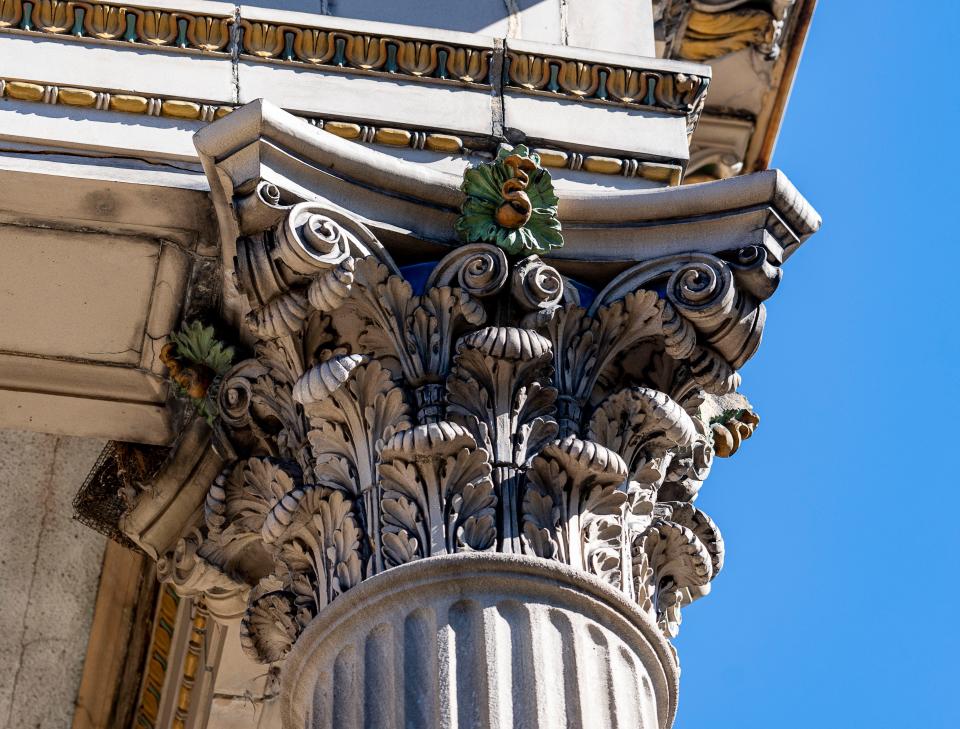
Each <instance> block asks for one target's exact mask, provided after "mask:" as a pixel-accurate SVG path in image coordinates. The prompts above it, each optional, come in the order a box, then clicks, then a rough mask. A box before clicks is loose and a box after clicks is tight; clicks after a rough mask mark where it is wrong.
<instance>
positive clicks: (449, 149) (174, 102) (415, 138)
mask: <svg viewBox="0 0 960 729" xmlns="http://www.w3.org/2000/svg"><path fill="white" fill-rule="evenodd" d="M0 2H2V0H0ZM5 98H6V99H13V100H15V101H28V102H36V103H42V104H61V105H65V106H76V107H83V108H88V109H98V110H102V111H117V112H123V113H126V114H142V115H145V116H164V117H169V118H172V119H186V120H189V121H200V122H210V121H213V120H214V119H220V118H221V117H224V116H226V115H227V114H229V113H230V112H231V111H233V109H234V107H232V106H220V105H216V104H208V103H206V102H203V101H197V100H193V99H172V98H161V97H157V96H143V95H140V94H135V93H132V92H131V93H125V92H112V91H100V90H96V89H87V88H79V87H76V86H58V85H55V84H48V83H44V82H42V81H22V80H15V79H3V78H0V99H5ZM306 120H307V121H308V122H310V123H311V124H313V125H314V126H317V127H320V128H321V129H323V130H325V131H328V132H330V133H331V134H335V135H336V136H338V137H342V138H344V139H350V140H353V141H356V142H361V143H364V144H382V145H386V146H388V147H409V148H411V149H426V150H429V151H431V152H440V153H446V154H454V155H465V154H468V153H469V150H467V149H465V148H464V145H463V140H462V139H461V138H460V137H458V136H455V135H453V134H445V133H443V132H428V131H420V130H411V129H401V128H396V127H375V126H370V125H368V124H361V123H357V122H350V121H339V120H325V119H320V118H316V117H306ZM536 152H537V153H538V154H539V155H540V158H541V161H542V163H543V166H544V167H553V168H557V169H570V170H580V169H582V170H585V171H587V172H592V173H594V174H601V175H623V176H624V177H642V178H644V179H647V180H652V181H654V182H666V183H668V184H671V185H678V184H680V176H681V173H682V168H681V167H680V165H676V164H664V163H659V162H646V161H642V160H637V159H630V158H625V159H624V158H619V157H607V156H603V155H585V154H581V153H580V152H571V151H563V150H558V149H549V148H548V149H544V148H538V149H537V150H536Z"/></svg>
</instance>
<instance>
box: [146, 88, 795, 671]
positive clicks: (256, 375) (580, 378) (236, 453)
mask: <svg viewBox="0 0 960 729" xmlns="http://www.w3.org/2000/svg"><path fill="white" fill-rule="evenodd" d="M681 81H682V79H680V80H679V81H678V83H680V82H681ZM663 93H674V94H681V95H682V94H683V93H686V92H685V91H684V90H683V89H682V88H675V89H673V90H670V89H667V90H664V91H663ZM510 179H514V178H510ZM261 188H262V189H261ZM268 193H270V195H269V196H268V197H269V199H266V200H265V201H264V199H261V198H264V196H265V195H267V194H268ZM256 195H257V196H259V197H257V200H255V201H254V202H253V203H247V208H248V212H247V213H246V214H247V215H248V220H247V222H248V224H249V228H247V229H244V230H245V235H244V237H242V238H241V239H240V241H239V242H238V245H237V265H236V268H237V282H238V286H239V288H240V290H241V292H242V293H243V294H244V295H245V296H246V298H247V303H248V305H249V311H250V314H249V316H248V317H247V318H246V325H247V327H248V332H247V334H246V339H244V341H246V342H248V343H250V342H251V339H252V346H251V347H250V350H248V353H249V352H250V351H251V350H252V353H251V354H250V356H248V357H247V358H246V359H240V361H238V362H236V364H234V365H233V366H232V367H231V368H230V369H229V371H227V372H225V373H223V375H222V378H221V380H220V382H219V386H218V387H219V389H218V390H217V391H216V398H217V400H216V405H217V407H216V410H217V417H216V423H215V430H216V433H217V437H218V438H219V439H220V441H219V442H222V443H225V444H227V445H228V446H229V447H225V448H224V451H225V452H227V451H229V452H230V453H232V454H233V455H230V456H229V458H226V460H227V461H228V463H229V466H228V468H227V469H226V470H224V471H223V472H222V473H221V474H220V475H219V476H218V477H217V478H216V479H215V480H214V482H213V483H212V484H210V486H209V489H208V492H207V494H206V501H205V504H204V515H203V521H202V524H201V525H200V526H199V528H197V529H196V531H194V532H191V533H190V534H189V536H188V538H185V539H184V541H183V546H182V548H180V549H179V552H178V553H177V554H171V555H170V558H171V559H172V561H168V562H166V563H165V567H164V569H165V573H164V574H165V575H166V576H167V579H169V580H170V581H171V582H173V583H174V584H177V585H178V589H181V590H183V591H184V592H185V593H186V592H188V591H191V590H192V591H203V592H205V593H206V594H207V595H208V596H210V595H213V594H215V593H216V592H217V591H218V590H219V591H221V592H225V591H228V590H233V592H234V593H235V594H237V595H246V596H247V610H246V613H245V617H244V621H243V637H242V640H243V642H244V647H245V648H246V649H247V650H248V651H250V652H251V654H253V655H255V656H257V657H258V659H259V660H263V661H274V660H279V659H281V658H282V657H283V656H284V655H286V653H287V652H288V651H289V650H290V648H291V647H292V645H293V643H294V642H295V641H296V639H297V636H298V635H299V633H300V631H302V630H303V628H304V627H305V626H306V625H307V624H308V623H309V622H310V621H311V620H312V619H313V618H314V616H316V615H317V614H318V612H319V611H321V610H323V608H324V607H325V606H326V605H327V604H329V603H330V602H331V601H333V600H336V599H337V598H338V597H339V596H340V595H342V594H343V593H344V592H346V591H348V590H350V589H352V588H353V587H355V586H356V585H358V584H359V583H360V582H362V581H363V580H365V579H368V578H370V577H372V576H374V575H376V574H378V573H379V572H381V571H383V570H385V569H389V568H391V567H394V566H396V565H400V564H403V563H406V562H410V561H413V560H417V559H429V558H431V557H434V556H437V555H443V554H452V553H456V552H462V551H485V550H496V551H501V552H512V553H522V554H527V555H530V556H535V557H539V558H542V559H550V560H559V561H561V562H564V563H566V564H568V565H571V566H573V567H575V568H576V569H580V570H583V571H585V572H587V573H590V574H592V575H595V576H597V577H598V578H599V579H601V580H603V581H605V582H607V583H608V584H611V585H613V586H615V587H617V588H618V589H621V590H623V591H624V592H625V593H626V594H627V595H629V596H630V597H632V598H634V599H636V601H637V602H638V604H639V605H640V606H641V607H642V608H643V609H645V610H648V611H649V612H650V614H651V617H653V618H655V619H656V620H658V621H659V622H660V624H661V626H662V628H663V630H664V631H665V632H666V633H667V634H669V635H674V634H675V633H676V629H677V626H678V625H679V610H680V608H681V607H682V606H683V605H685V604H686V603H688V602H690V601H692V600H693V599H696V598H697V597H699V596H700V595H702V594H704V593H705V592H706V590H707V589H708V588H709V581H710V580H711V579H712V578H713V576H714V575H716V573H717V572H718V571H719V569H720V567H721V566H722V560H723V547H722V539H721V538H720V536H719V532H718V531H717V530H716V527H715V525H713V523H712V522H711V521H710V520H709V517H706V515H705V514H703V513H702V512H701V511H699V510H698V509H696V508H695V507H694V506H693V505H692V503H691V502H692V501H693V500H694V499H695V498H696V496H697V494H698V491H699V489H700V487H701V484H702V483H703V481H704V479H705V478H706V476H707V475H708V473H709V471H710V466H711V463H712V458H713V456H714V453H715V452H716V454H717V455H721V456H724V455H731V454H732V453H733V452H734V451H735V450H736V449H737V447H738V446H739V444H740V443H741V442H742V440H744V439H745V438H746V437H748V436H749V434H750V433H752V428H753V427H755V425H756V421H757V418H756V416H755V415H754V414H753V412H752V410H751V409H750V408H749V403H746V401H745V399H743V398H742V396H740V395H738V394H736V393H735V390H736V387H737V386H738V384H739V375H738V374H737V372H736V368H737V367H738V366H739V365H740V364H742V362H744V361H745V360H746V358H747V357H749V356H750V355H751V354H752V353H753V350H754V349H755V345H756V341H757V340H758V339H759V333H760V330H761V329H762V326H763V320H764V313H763V309H762V303H761V302H762V301H763V300H764V299H765V298H766V297H767V296H768V295H769V294H770V293H772V289H773V288H775V285H776V282H777V281H779V273H780V272H779V268H778V267H777V266H776V265H774V263H773V262H772V261H771V260H770V259H769V258H768V257H767V254H766V251H765V250H760V249H756V250H754V249H752V248H751V247H749V246H748V247H745V248H742V249H740V250H738V251H734V252H727V253H723V254H720V255H717V256H713V255H708V254H696V253H691V254H683V255H676V256H670V257H667V258H663V259H655V260H652V261H646V262H643V263H640V264H637V265H636V266H634V267H632V268H630V269H628V270H626V271H624V272H623V273H621V274H619V275H617V276H616V277H614V279H613V280H611V281H610V282H609V283H608V284H607V285H606V286H605V287H604V288H603V289H602V290H601V291H600V292H599V293H598V294H597V296H596V297H595V299H594V301H593V303H592V304H590V305H589V306H580V305H579V303H578V302H579V294H578V293H577V288H576V287H578V286H581V285H580V284H576V286H575V285H574V283H573V282H571V281H570V280H569V279H567V278H566V277H565V276H563V275H561V274H560V273H559V271H558V270H557V269H555V268H554V267H553V266H552V265H550V261H549V259H548V260H546V261H545V260H543V259H541V258H540V257H539V256H537V255H527V256H526V257H525V258H520V257H519V256H518V255H513V254H511V255H509V256H508V255H507V253H505V251H504V250H503V249H501V248H500V247H498V246H497V245H491V244H490V243H486V242H479V243H469V244H466V245H463V246H462V247H459V248H455V249H453V250H452V251H451V252H450V253H448V254H447V255H446V256H444V257H443V258H442V259H441V260H440V261H438V262H436V266H435V267H434V268H433V270H432V272H429V273H427V274H426V277H425V279H424V276H423V275H422V273H423V268H422V267H421V268H420V273H418V275H417V276H413V275H410V272H409V271H408V270H407V269H401V268H398V267H397V265H396V264H395V263H394V261H393V260H392V259H391V258H390V256H389V254H387V252H386V251H385V249H384V248H383V246H382V245H381V244H380V242H379V241H378V240H377V239H376V237H375V236H374V235H373V234H372V233H371V232H370V230H368V229H367V228H366V227H364V226H363V225H362V224H361V223H359V222H358V221H355V220H352V219H351V218H350V216H349V215H348V214H347V213H344V212H343V211H342V210H340V209H339V208H333V207H331V206H325V205H323V204H320V203H300V204H297V205H293V206H284V205H282V204H281V203H280V197H281V196H280V195H279V193H278V194H277V195H275V196H274V195H272V192H271V191H270V190H268V189H267V188H266V187H263V186H258V187H257V188H256ZM257 221H269V225H270V226H273V227H270V228H268V229H266V230H263V229H260V230H257V225H258V223H257ZM265 224H266V223H260V225H265ZM524 253H529V251H524ZM557 265H558V266H559V263H558V264H557Z"/></svg>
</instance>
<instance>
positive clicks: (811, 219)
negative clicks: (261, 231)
mask: <svg viewBox="0 0 960 729" xmlns="http://www.w3.org/2000/svg"><path fill="white" fill-rule="evenodd" d="M196 142H197V149H198V151H199V152H200V156H201V159H202V160H204V164H205V167H207V168H211V167H213V166H216V167H217V168H219V169H220V170H221V173H220V179H222V180H224V181H225V182H226V183H227V184H228V185H230V186H232V190H229V191H225V192H226V194H227V196H228V197H230V196H232V195H234V194H249V190H248V189H247V188H248V187H249V183H250V181H251V180H253V179H255V177H256V176H259V175H261V174H265V175H267V177H268V178H269V179H270V180H271V181H272V182H275V183H277V184H279V185H281V186H283V187H286V188H288V189H289V191H290V194H291V195H292V196H293V197H296V196H297V195H305V194H306V193H305V192H298V190H305V189H307V188H309V189H310V190H311V191H312V192H313V193H315V194H317V195H320V196H323V197H326V199H328V200H330V201H331V202H333V203H335V204H337V205H343V206H345V207H346V206H348V205H349V206H350V207H351V209H352V211H353V212H354V214H356V215H359V216H360V217H361V219H362V220H363V221H364V223H365V224H367V225H368V226H371V227H372V228H373V229H374V231H375V232H377V233H378V234H379V235H383V236H384V238H385V240H391V239H393V238H395V237H396V235H397V232H398V231H401V230H403V231H406V233H405V235H411V236H413V237H414V238H416V239H418V240H419V241H422V242H423V243H426V242H430V243H432V244H434V245H437V244H438V245H440V246H444V247H445V246H446V245H449V244H448V243H445V241H449V237H450V236H449V230H451V228H452V225H453V221H454V219H455V217H456V215H457V214H458V211H459V206H460V203H461V201H462V193H461V192H460V180H459V178H458V177H457V176H455V175H452V174H450V173H447V172H442V171H439V170H435V169H429V168H425V167H424V166H422V165H417V164H414V163H411V162H406V161H404V160H398V159H395V158H393V157H389V156H387V155H385V154H383V153H382V152H378V151H376V150H373V149H368V148H365V147H362V146H359V145H352V144H347V143H346V142H344V141H343V140H340V139H338V138H336V137H333V136H331V135H323V134H319V132H318V131H317V130H315V129H312V128H311V127H310V126H308V125H306V124H302V123H301V122H299V120H297V119H296V118H295V117H293V116H291V115H290V114H287V113H285V112H283V111H282V110H280V109H278V108H277V107H275V106H274V105H272V104H270V103H269V102H263V101H261V102H254V103H251V104H248V105H247V106H245V107H244V108H243V109H239V110H237V111H236V112H234V113H233V114H231V115H230V116H229V117H227V118H226V119H225V120H223V121H222V122H219V123H218V126H217V127H216V130H215V131H214V127H209V128H207V129H204V130H201V131H200V132H199V133H198V135H197V137H196ZM281 150H282V151H281ZM334 169H335V170H336V175H335V177H333V176H331V174H330V173H331V172H332V171H333V170H334ZM208 175H209V172H208ZM284 180H286V182H284ZM374 187H376V189H373V188H374ZM241 191H242V192H241ZM215 199H216V196H215ZM304 199H306V197H304ZM559 212H560V218H561V220H562V221H563V223H564V226H565V229H566V230H567V233H566V234H565V235H566V237H567V243H566V245H565V246H564V247H563V248H562V249H560V250H559V251H557V252H556V254H555V255H556V258H557V265H563V266H564V267H565V268H566V269H567V270H576V271H577V274H576V275H579V276H587V277H590V276H592V275H594V274H595V273H596V272H597V271H599V270H600V269H601V268H603V267H605V266H606V267H612V268H614V269H622V268H623V267H624V266H626V265H627V264H628V263H629V262H631V261H635V260H636V256H637V251H638V248H637V246H639V247H642V248H643V249H644V250H649V251H651V252H657V253H658V254H661V255H668V254H676V253H682V252H684V251H689V250H709V251H720V250H725V249H728V248H731V247H732V248H736V247H739V246H741V245H744V244H747V243H748V242H749V243H750V244H757V245H763V246H766V247H768V249H769V251H770V255H771V256H772V257H773V258H774V259H776V260H778V261H782V260H785V259H786V258H787V257H789V255H790V254H791V253H792V252H793V251H794V250H795V249H796V248H797V247H798V246H799V245H800V244H801V243H802V242H803V241H804V240H806V239H807V238H808V237H809V236H810V235H812V234H813V233H814V232H815V231H816V230H817V229H818V227H819V224H820V218H819V216H818V215H817V213H816V211H815V210H813V209H812V208H811V207H810V205H809V204H808V203H806V201H805V200H804V199H803V197H802V196H800V195H799V193H798V192H797V191H796V188H794V186H793V185H792V184H791V183H790V182H789V180H788V179H787V178H786V176H785V175H783V174H782V173H780V172H776V171H772V172H765V173H760V174H756V175H752V176H750V177H748V178H735V179H730V180H724V181H721V182H718V183H707V184H704V185H694V186H688V187H684V188H671V189H667V190H632V191H616V192H611V191H602V192H591V191H586V190H572V191H566V192H565V193H564V194H563V195H561V200H560V205H559ZM221 214H224V215H229V216H230V220H232V216H233V214H234V213H233V212H232V211H230V212H228V211H226V210H222V211H221ZM230 220H225V219H222V220H221V229H222V230H227V229H230V228H231V227H232V226H235V225H237V223H234V222H230ZM241 224H242V223H241ZM224 226H226V228H225V227H224ZM227 237H228V238H229V235H228V236H227ZM224 245H225V246H229V241H228V240H225V241H224ZM225 250H227V249H225ZM225 260H227V261H229V258H226V259H225ZM567 270H565V271H564V272H567Z"/></svg>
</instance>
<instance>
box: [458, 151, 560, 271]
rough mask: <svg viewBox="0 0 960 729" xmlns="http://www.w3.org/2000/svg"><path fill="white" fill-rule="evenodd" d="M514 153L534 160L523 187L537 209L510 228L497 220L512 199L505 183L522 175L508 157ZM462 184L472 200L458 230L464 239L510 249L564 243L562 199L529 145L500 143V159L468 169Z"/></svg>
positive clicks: (526, 250) (539, 250)
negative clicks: (561, 211) (558, 213)
mask: <svg viewBox="0 0 960 729" xmlns="http://www.w3.org/2000/svg"><path fill="white" fill-rule="evenodd" d="M509 157H519V158H520V159H523V160H529V162H530V163H532V164H529V165H528V167H530V168H532V169H529V171H528V173H527V176H528V181H527V184H526V186H525V187H524V188H523V192H524V193H525V194H526V196H527V197H528V198H529V202H530V205H531V206H532V210H531V211H530V213H529V215H530V217H529V219H528V220H527V221H526V222H525V223H523V224H522V225H520V226H519V227H505V226H503V225H501V224H500V223H498V221H497V211H498V210H499V209H500V208H501V206H503V205H505V204H506V202H507V196H506V194H505V192H504V183H506V182H507V181H508V180H511V179H513V178H516V177H518V174H517V169H516V167H514V166H512V165H511V164H508V163H507V162H506V161H505V160H507V158H509ZM515 187H516V185H515ZM460 189H461V190H462V191H463V192H464V194H466V196H467V199H466V200H465V201H464V203H463V206H462V208H461V215H460V217H459V218H458V219H457V222H456V226H455V229H456V231H457V233H458V235H459V236H460V238H461V240H463V241H464V242H467V243H494V244H496V245H498V246H500V247H501V248H503V249H504V250H505V251H506V252H507V253H511V254H530V253H547V252H548V251H549V250H550V249H552V248H559V247H560V246H562V245H563V235H562V233H561V232H560V220H559V218H558V217H557V203H558V202H559V199H558V198H557V196H556V194H555V193H554V191H553V181H552V180H551V179H550V173H549V172H547V171H546V170H545V169H543V168H542V167H541V166H540V155H538V154H536V153H535V152H531V151H530V150H529V149H528V148H527V147H526V146H524V145H522V144H520V145H517V146H516V147H514V148H513V149H508V148H506V147H501V149H500V152H499V154H498V155H497V160H496V161H495V162H488V163H485V164H481V165H478V166H477V167H472V168H470V169H468V170H467V171H466V173H464V176H463V184H462V185H461V186H460Z"/></svg>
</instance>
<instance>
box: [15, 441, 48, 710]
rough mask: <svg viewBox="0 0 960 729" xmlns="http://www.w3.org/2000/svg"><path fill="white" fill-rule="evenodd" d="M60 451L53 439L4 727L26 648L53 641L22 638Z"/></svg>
mask: <svg viewBox="0 0 960 729" xmlns="http://www.w3.org/2000/svg"><path fill="white" fill-rule="evenodd" d="M59 449H60V438H59V437H57V438H54V441H53V450H52V452H51V454H50V469H49V473H48V474H47V480H46V493H45V494H44V497H43V511H42V514H41V517H40V530H39V533H38V534H37V542H36V544H35V545H34V554H33V569H32V571H31V574H30V585H29V587H28V588H27V602H26V606H25V608H24V611H23V620H22V621H21V623H22V624H21V628H20V655H19V656H17V670H16V672H15V673H14V675H13V683H12V684H11V687H10V710H9V711H8V712H7V722H6V726H8V727H9V726H13V724H12V723H11V720H12V719H13V710H14V708H15V707H16V700H17V686H18V685H19V683H20V674H21V672H22V671H23V659H24V657H25V655H26V652H27V648H29V647H30V646H31V645H34V644H36V643H39V642H42V641H44V640H55V639H51V638H46V639H44V638H35V639H32V640H28V641H25V640H24V638H25V637H26V635H27V621H28V620H29V617H30V604H31V602H32V600H33V591H34V586H35V585H36V584H37V574H38V572H39V564H40V549H41V545H42V544H43V535H44V534H45V533H46V528H47V519H48V518H49V516H50V514H51V512H52V511H53V501H54V497H53V479H54V477H55V476H56V472H57V452H58V451H59Z"/></svg>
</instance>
